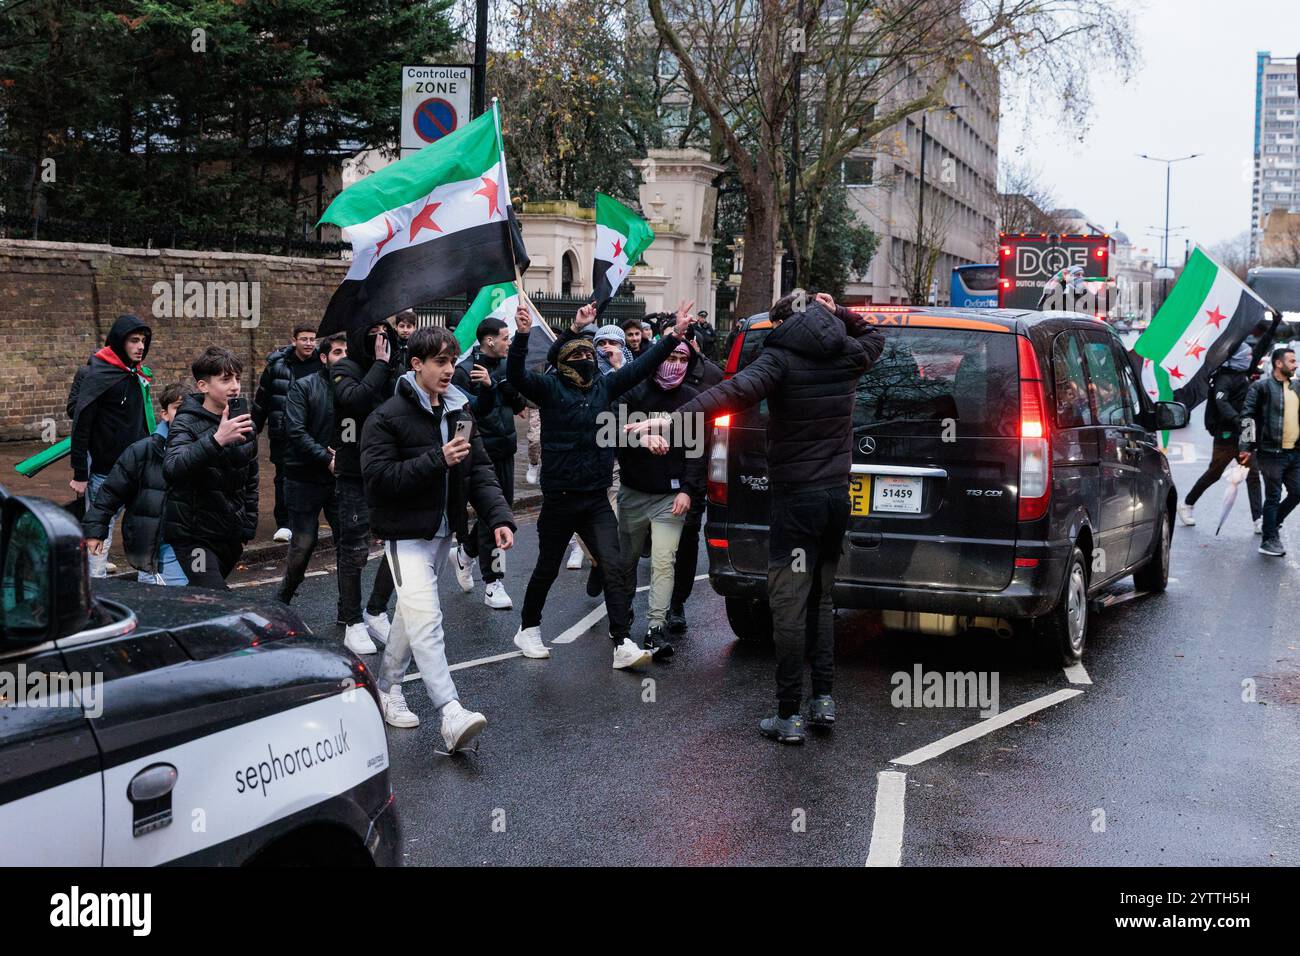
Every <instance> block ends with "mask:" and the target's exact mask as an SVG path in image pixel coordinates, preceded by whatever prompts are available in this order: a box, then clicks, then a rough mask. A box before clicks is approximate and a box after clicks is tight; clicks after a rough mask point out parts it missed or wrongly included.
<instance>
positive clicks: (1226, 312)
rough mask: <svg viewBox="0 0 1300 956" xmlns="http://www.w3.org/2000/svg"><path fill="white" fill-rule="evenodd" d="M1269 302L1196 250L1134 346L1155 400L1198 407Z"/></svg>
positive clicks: (1263, 314) (1262, 317)
mask: <svg viewBox="0 0 1300 956" xmlns="http://www.w3.org/2000/svg"><path fill="white" fill-rule="evenodd" d="M1271 311H1272V310H1271V309H1270V308H1269V306H1268V304H1267V303H1265V302H1264V300H1263V299H1261V298H1260V297H1259V296H1258V295H1256V294H1255V293H1254V292H1252V291H1251V290H1250V289H1249V288H1247V287H1246V285H1245V283H1243V282H1242V281H1241V280H1240V279H1238V278H1237V277H1236V276H1235V275H1233V274H1232V272H1230V271H1229V270H1228V269H1225V268H1224V267H1223V266H1221V265H1219V264H1218V263H1217V262H1215V261H1214V260H1213V259H1212V258H1210V256H1209V255H1207V254H1206V252H1205V250H1204V249H1202V248H1201V247H1200V246H1197V247H1196V248H1195V249H1194V250H1193V252H1192V255H1191V258H1190V259H1188V260H1187V265H1186V266H1185V267H1184V268H1183V274H1182V275H1181V276H1179V277H1178V281H1177V282H1176V283H1174V287H1173V289H1171V290H1170V292H1169V298H1167V299H1166V300H1165V303H1164V305H1162V306H1161V307H1160V311H1159V312H1157V313H1156V316H1155V318H1154V319H1152V320H1151V325H1150V326H1148V327H1147V330H1146V331H1145V332H1143V333H1142V335H1141V337H1140V338H1139V339H1138V340H1137V342H1136V343H1135V344H1134V346H1133V351H1134V352H1136V353H1137V354H1138V355H1139V356H1141V357H1142V360H1143V361H1142V382H1143V386H1144V387H1145V388H1146V389H1147V392H1148V394H1150V395H1151V397H1152V399H1154V400H1156V401H1169V400H1173V401H1176V402H1182V403H1183V404H1184V405H1186V406H1187V407H1188V409H1189V410H1190V409H1192V408H1195V407H1196V406H1197V405H1199V404H1200V403H1201V401H1202V400H1203V399H1204V398H1205V396H1206V395H1208V394H1209V390H1210V386H1209V378H1210V375H1211V374H1213V372H1214V371H1215V369H1217V368H1218V367H1219V366H1220V365H1222V364H1223V363H1224V362H1226V361H1227V360H1228V359H1230V358H1231V357H1232V354H1233V353H1234V352H1235V351H1236V350H1237V347H1238V346H1240V345H1241V343H1242V342H1244V341H1245V340H1246V336H1248V335H1249V334H1250V333H1251V331H1252V330H1253V329H1254V328H1255V326H1256V325H1258V324H1259V322H1260V321H1261V320H1262V319H1264V318H1265V316H1266V315H1267V314H1268V313H1269V312H1271Z"/></svg>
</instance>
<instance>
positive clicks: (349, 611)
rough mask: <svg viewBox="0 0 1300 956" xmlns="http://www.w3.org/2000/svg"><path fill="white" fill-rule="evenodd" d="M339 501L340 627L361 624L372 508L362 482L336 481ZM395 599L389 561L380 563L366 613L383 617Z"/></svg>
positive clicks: (351, 480) (335, 486)
mask: <svg viewBox="0 0 1300 956" xmlns="http://www.w3.org/2000/svg"><path fill="white" fill-rule="evenodd" d="M334 495H335V501H336V503H337V505H338V521H339V524H338V544H337V546H336V547H337V556H336V560H337V562H338V569H339V623H340V624H360V623H361V572H362V571H363V570H365V567H366V559H367V558H368V557H369V555H370V508H369V507H368V506H367V505H366V492H365V488H364V487H362V484H361V480H360V479H359V478H336V479H335V481H334ZM392 597H393V572H392V571H391V570H389V567H388V562H387V561H380V562H379V570H378V571H376V572H375V584H374V587H372V588H371V590H370V600H368V601H367V602H366V611H367V612H369V613H370V614H383V613H386V612H387V611H388V602H389V601H391V600H392Z"/></svg>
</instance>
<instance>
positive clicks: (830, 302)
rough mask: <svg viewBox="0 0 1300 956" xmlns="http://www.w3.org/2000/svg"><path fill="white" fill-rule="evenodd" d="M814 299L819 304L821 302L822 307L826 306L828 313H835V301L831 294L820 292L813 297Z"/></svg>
mask: <svg viewBox="0 0 1300 956" xmlns="http://www.w3.org/2000/svg"><path fill="white" fill-rule="evenodd" d="M813 299H814V300H815V301H817V302H820V303H821V304H822V305H824V306H826V310H827V311H828V312H834V311H835V300H834V299H833V298H831V294H830V293H829V292H818V293H817V294H816V295H815V296H813Z"/></svg>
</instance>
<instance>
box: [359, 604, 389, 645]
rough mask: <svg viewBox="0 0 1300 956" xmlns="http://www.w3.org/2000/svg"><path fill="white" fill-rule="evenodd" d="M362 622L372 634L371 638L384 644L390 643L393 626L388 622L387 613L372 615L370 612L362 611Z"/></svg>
mask: <svg viewBox="0 0 1300 956" xmlns="http://www.w3.org/2000/svg"><path fill="white" fill-rule="evenodd" d="M361 620H362V621H363V622H364V623H365V625H366V630H367V631H369V632H370V636H371V637H373V638H374V639H375V640H377V641H379V642H381V643H383V644H387V643H388V632H389V630H390V629H391V628H392V626H393V625H392V624H391V623H390V622H389V620H388V612H387V611H385V612H384V613H383V614H371V613H370V612H369V611H362V612H361Z"/></svg>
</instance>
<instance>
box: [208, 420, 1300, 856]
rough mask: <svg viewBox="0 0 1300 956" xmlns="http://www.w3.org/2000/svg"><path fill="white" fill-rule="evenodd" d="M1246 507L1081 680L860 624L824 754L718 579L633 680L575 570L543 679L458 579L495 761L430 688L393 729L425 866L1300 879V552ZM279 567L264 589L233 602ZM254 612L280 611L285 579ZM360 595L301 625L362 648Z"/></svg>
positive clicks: (847, 616) (1181, 553) (1208, 504)
mask: <svg viewBox="0 0 1300 956" xmlns="http://www.w3.org/2000/svg"><path fill="white" fill-rule="evenodd" d="M1176 436H1177V437H1176V444H1177V443H1178V442H1185V443H1188V444H1187V445H1186V446H1185V447H1181V448H1179V449H1178V450H1177V453H1176V454H1174V455H1173V456H1171V457H1172V459H1173V462H1174V463H1173V469H1174V475H1175V479H1176V480H1177V482H1178V485H1179V487H1180V488H1181V489H1183V490H1185V489H1186V488H1188V487H1190V485H1191V483H1192V482H1193V481H1194V479H1195V477H1196V475H1197V474H1199V470H1200V468H1202V467H1203V461H1204V458H1205V456H1206V453H1207V452H1208V441H1207V440H1205V438H1204V435H1203V432H1201V430H1200V429H1199V428H1196V427H1193V428H1190V429H1188V430H1187V432H1186V433H1176ZM1193 443H1194V444H1193ZM1194 456H1199V459H1200V463H1199V464H1198V463H1197V461H1195V460H1185V459H1189V458H1193V457H1194ZM1221 496H1222V486H1221V485H1220V486H1219V487H1217V488H1215V489H1212V490H1211V491H1210V492H1208V493H1207V494H1206V496H1205V498H1204V499H1202V502H1201V504H1200V505H1199V509H1198V517H1199V518H1200V521H1201V523H1200V524H1198V525H1197V526H1196V527H1194V528H1184V527H1181V526H1179V527H1178V528H1177V529H1176V531H1175V534H1174V550H1173V558H1172V564H1171V575H1172V577H1173V579H1174V580H1173V581H1172V582H1171V584H1170V587H1169V590H1168V592H1167V593H1166V594H1164V595H1138V594H1134V593H1133V592H1131V591H1127V592H1126V591H1125V589H1126V588H1131V582H1125V583H1124V585H1123V586H1122V587H1120V588H1118V589H1116V591H1115V592H1114V593H1113V594H1112V595H1111V596H1110V598H1109V599H1108V603H1109V604H1110V605H1111V606H1109V607H1105V608H1102V609H1099V610H1097V612H1096V613H1095V614H1094V617H1093V625H1092V630H1091V638H1090V646H1089V649H1088V652H1087V655H1086V656H1085V660H1084V668H1083V669H1081V670H1080V669H1076V670H1074V671H1072V672H1071V673H1069V674H1067V673H1066V672H1064V671H1063V670H1061V669H1060V668H1055V667H1049V666H1045V665H1044V664H1042V663H1040V662H1039V661H1038V660H1036V659H1035V657H1034V655H1032V654H1031V653H1029V652H1028V650H1027V648H1025V647H1024V646H1022V645H1020V644H1019V643H1018V642H1016V641H1013V640H1003V639H1000V638H998V637H996V636H994V635H993V634H992V633H990V632H970V633H968V634H967V635H965V636H962V637H958V638H951V639H949V638H936V637H922V636H917V635H905V634H895V633H889V632H883V631H882V630H881V629H880V627H879V624H878V621H877V619H876V617H875V616H874V615H872V614H870V613H868V612H859V611H841V612H839V614H838V616H837V667H838V671H837V684H836V693H835V696H836V701H837V704H838V707H839V712H840V722H839V723H838V724H837V726H836V728H835V730H834V731H833V732H831V733H829V734H820V735H815V736H813V737H812V738H811V739H810V740H809V741H808V743H807V744H806V745H805V746H803V747H783V746H779V745H776V744H774V743H771V742H769V741H766V740H764V739H762V738H761V737H760V736H759V734H758V731H757V727H756V721H757V720H758V718H759V717H760V716H762V715H764V714H765V713H766V712H768V709H769V708H770V707H771V695H772V670H773V661H772V655H771V651H770V648H768V647H764V646H762V645H753V644H750V643H748V642H742V641H737V640H736V638H735V637H734V635H733V634H732V633H731V631H730V628H729V627H728V625H727V621H726V615H725V611H724V608H723V602H722V599H721V598H720V597H719V596H717V595H716V594H714V593H713V591H712V590H711V589H710V587H709V585H708V582H707V580H704V581H700V582H698V583H697V585H696V590H695V595H694V597H693V598H692V600H691V603H690V604H689V605H688V617H689V619H690V622H691V628H690V631H689V633H688V634H687V635H686V636H685V637H684V638H683V639H682V640H681V641H680V642H679V643H678V644H677V648H678V651H677V655H676V656H675V657H674V658H673V659H672V660H671V661H670V662H669V663H666V664H652V665H651V666H650V667H648V668H647V669H645V670H644V671H642V672H640V673H634V672H628V671H614V670H613V669H612V668H611V667H610V644H609V642H608V639H607V633H606V631H605V630H604V628H603V624H604V621H603V618H601V617H600V612H599V609H600V608H602V607H603V605H602V604H601V602H600V601H599V600H598V599H591V598H588V597H587V596H586V593H585V590H584V587H583V585H584V583H585V579H586V571H585V570H584V571H582V572H575V571H568V570H565V571H561V575H560V578H559V580H558V581H557V582H556V586H555V588H554V589H553V591H552V593H551V595H550V598H549V602H548V606H547V609H546V618H545V621H544V622H543V636H544V638H545V640H546V641H547V643H548V644H551V642H552V641H554V640H555V638H556V637H558V636H561V635H562V634H563V635H564V637H566V638H568V640H567V641H566V642H564V643H560V644H556V645H554V646H552V657H551V659H550V660H546V661H532V660H526V659H523V658H520V657H509V658H507V659H504V660H492V661H484V660H483V659H484V658H491V657H494V656H496V655H501V654H506V653H509V652H511V651H513V650H514V646H513V645H512V644H511V642H510V638H511V636H512V635H513V633H514V631H515V629H516V628H517V626H518V612H517V611H493V610H490V609H488V608H486V607H485V606H484V605H483V604H482V586H481V584H480V585H479V587H478V588H477V590H476V591H475V593H473V594H469V595H466V594H462V593H461V592H460V590H459V589H458V588H457V587H456V584H455V581H454V579H453V578H451V577H450V575H449V577H448V581H447V582H445V586H444V588H443V590H442V604H443V610H444V613H445V614H446V615H447V619H448V647H449V652H450V653H449V656H450V658H451V660H452V661H453V662H454V663H457V664H460V665H463V666H461V667H459V668H458V669H457V670H456V671H455V673H454V675H453V676H454V677H455V680H456V683H457V686H458V688H459V691H460V695H461V699H462V701H463V702H464V703H465V704H466V705H467V706H469V707H471V708H473V709H476V710H480V711H482V712H483V713H484V714H485V715H486V716H487V718H488V726H487V729H486V730H485V731H484V733H483V736H482V738H481V749H480V751H479V752H478V753H471V754H464V755H459V756H457V757H454V758H447V757H442V756H438V755H436V754H435V752H434V751H435V749H436V748H440V747H441V739H440V736H439V735H438V732H437V731H438V722H437V718H436V716H435V715H434V714H433V712H432V710H431V708H430V705H429V702H428V698H427V696H426V694H425V691H424V688H423V685H422V683H421V682H420V681H419V680H418V679H417V680H414V681H411V682H408V683H407V684H406V694H407V699H408V701H409V703H410V705H411V708H412V709H413V710H414V711H415V712H416V713H417V714H419V715H420V716H421V717H422V718H423V723H422V724H421V726H420V727H419V728H417V729H414V730H395V729H392V728H390V729H389V732H388V735H389V745H390V748H391V756H392V767H393V780H394V790H395V792H396V795H397V799H398V805H399V807H400V809H401V813H402V817H403V822H404V829H405V840H406V847H405V856H406V861H407V863H408V864H412V865H436V864H462V865H476V864H651V865H655V864H778V865H779V864H839V865H854V866H857V865H863V864H865V863H867V862H868V860H870V862H871V863H872V864H873V865H897V864H899V863H901V865H904V866H916V865H945V866H951V865H966V864H984V865H1012V866H1019V865H1027V864H1048V865H1051V864H1063V865H1102V864H1111V865H1189V864H1206V865H1259V864H1289V865H1296V864H1300V809H1298V808H1297V800H1296V795H1297V794H1298V793H1300V650H1298V646H1300V634H1298V632H1297V628H1298V627H1300V614H1298V613H1297V611H1298V610H1300V564H1297V562H1298V561H1300V537H1296V536H1295V534H1294V530H1295V529H1288V530H1285V531H1284V533H1283V534H1284V537H1286V538H1288V540H1289V543H1290V545H1291V554H1289V555H1288V556H1287V557H1285V558H1282V559H1268V558H1265V557H1263V556H1261V555H1259V554H1257V553H1256V551H1255V548H1256V545H1257V543H1258V540H1259V539H1258V538H1257V537H1255V536H1254V535H1253V533H1252V529H1251V524H1250V519H1249V511H1248V508H1247V505H1246V502H1245V495H1244V494H1243V495H1242V496H1241V497H1242V500H1241V501H1240V502H1239V503H1238V505H1237V509H1236V510H1235V511H1234V513H1233V514H1232V515H1231V516H1230V517H1229V519H1228V523H1227V524H1226V525H1225V527H1224V529H1223V532H1222V533H1221V534H1220V535H1219V536H1218V537H1217V538H1216V537H1215V536H1214V524H1215V522H1216V520H1217V515H1218V510H1219V502H1220V500H1221ZM535 554H536V531H535V526H534V522H533V520H532V519H524V520H522V521H521V527H520V534H519V536H518V546H517V548H516V550H515V551H513V552H512V553H511V554H510V555H509V557H508V559H507V578H506V580H507V584H508V588H509V591H510V594H511V595H512V597H513V598H514V600H515V602H516V607H518V605H519V604H520V603H521V602H522V597H523V589H524V583H525V581H526V579H527V573H528V571H529V570H531V567H532V560H533V557H534V555H535ZM375 564H376V561H372V562H371V565H370V568H369V569H368V572H367V575H368V576H369V575H371V574H373V570H374V567H375ZM645 564H646V563H645V562H643V567H642V578H641V583H642V584H643V585H644V584H645V583H646V581H647V578H646V574H647V569H646V567H645ZM319 567H320V568H321V569H324V568H326V567H330V568H332V563H331V564H322V565H319ZM699 570H700V573H701V574H703V573H704V571H705V564H704V560H703V557H702V558H701V564H700V569H699ZM276 573H277V569H276V568H274V567H271V568H267V567H261V568H256V567H254V568H250V569H248V570H247V571H246V572H244V573H243V574H242V575H241V578H240V579H238V580H237V581H232V583H239V584H245V585H247V584H250V583H251V582H256V581H259V580H262V579H265V578H271V577H274V576H275V575H276ZM251 590H253V591H254V592H255V593H259V594H261V593H265V594H266V595H267V596H268V597H270V596H271V595H272V594H273V591H274V585H273V584H270V583H263V584H252V587H251ZM335 597H336V590H335V582H334V579H333V577H332V573H327V574H321V575H317V576H313V577H309V578H308V579H307V581H306V582H305V584H304V586H303V589H302V591H301V593H300V595H299V597H298V599H297V600H296V602H295V606H296V607H298V609H299V610H300V612H301V613H302V614H303V616H304V617H305V618H306V619H307V621H308V623H309V624H311V626H312V627H313V628H315V629H317V630H318V631H319V632H321V633H327V634H328V633H338V632H339V631H340V630H341V629H339V628H337V627H336V626H335V625H334V623H333V621H334V605H335ZM645 597H646V595H645V592H644V590H642V591H641V592H640V593H639V594H638V596H637V602H636V605H635V606H636V609H637V615H638V617H637V620H638V626H639V627H643V626H644V621H645V616H644V614H645ZM593 612H594V613H593ZM593 618H595V621H594V624H591V622H592V620H593ZM584 620H585V621H586V623H585V624H584V623H580V622H584ZM589 624H590V625H591V626H587V625H589ZM340 639H341V635H340ZM918 666H919V667H920V669H921V671H922V672H929V671H938V672H976V673H977V674H982V675H983V677H984V678H985V680H986V681H990V682H991V680H992V677H993V676H994V675H996V677H997V680H998V684H997V691H998V715H997V716H995V717H990V718H986V717H983V716H981V710H980V707H979V705H978V704H977V703H974V702H972V704H973V705H972V706H966V707H957V706H947V707H943V706H939V707H901V706H895V705H894V704H895V702H896V700H895V698H897V697H898V696H899V694H898V693H897V691H898V686H897V685H898V683H899V682H900V681H901V678H895V676H894V675H899V674H903V675H909V676H910V675H913V674H914V673H915V670H916V668H917V667H918ZM985 686H986V687H987V688H989V689H991V683H987V684H986V685H985ZM1244 698H1245V699H1244ZM981 731H983V732H984V733H982V735H977V734H980V732H981ZM953 735H955V736H953ZM932 745H933V746H932Z"/></svg>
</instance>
